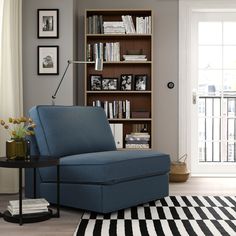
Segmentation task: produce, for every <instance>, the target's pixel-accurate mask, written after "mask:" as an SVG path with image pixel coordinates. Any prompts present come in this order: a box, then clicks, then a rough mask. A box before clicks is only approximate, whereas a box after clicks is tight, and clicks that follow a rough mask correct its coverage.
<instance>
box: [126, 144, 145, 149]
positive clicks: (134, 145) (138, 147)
mask: <svg viewBox="0 0 236 236" xmlns="http://www.w3.org/2000/svg"><path fill="white" fill-rule="evenodd" d="M125 148H130V149H132V148H134V149H148V148H149V144H125Z"/></svg>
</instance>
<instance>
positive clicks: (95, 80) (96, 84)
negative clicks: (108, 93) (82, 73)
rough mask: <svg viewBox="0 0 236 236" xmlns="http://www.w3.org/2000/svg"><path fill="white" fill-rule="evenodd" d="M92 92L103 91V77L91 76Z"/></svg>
mask: <svg viewBox="0 0 236 236" xmlns="http://www.w3.org/2000/svg"><path fill="white" fill-rule="evenodd" d="M90 90H92V91H96V90H102V76H101V75H90Z"/></svg>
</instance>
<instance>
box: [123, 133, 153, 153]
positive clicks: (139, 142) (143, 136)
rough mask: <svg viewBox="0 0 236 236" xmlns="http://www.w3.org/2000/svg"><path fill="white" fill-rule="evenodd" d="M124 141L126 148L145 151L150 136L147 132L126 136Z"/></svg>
mask: <svg viewBox="0 0 236 236" xmlns="http://www.w3.org/2000/svg"><path fill="white" fill-rule="evenodd" d="M125 141H126V144H125V147H126V148H138V149H139V148H140V149H147V148H149V141H150V134H149V133H147V132H145V133H144V132H140V133H139V132H135V133H131V134H126V137H125Z"/></svg>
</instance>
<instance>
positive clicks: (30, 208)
mask: <svg viewBox="0 0 236 236" xmlns="http://www.w3.org/2000/svg"><path fill="white" fill-rule="evenodd" d="M48 206H49V202H48V201H47V200H45V199H44V198H37V199H24V200H22V214H34V213H42V212H48ZM7 210H8V211H9V212H10V214H11V215H19V200H14V201H9V205H8V207H7Z"/></svg>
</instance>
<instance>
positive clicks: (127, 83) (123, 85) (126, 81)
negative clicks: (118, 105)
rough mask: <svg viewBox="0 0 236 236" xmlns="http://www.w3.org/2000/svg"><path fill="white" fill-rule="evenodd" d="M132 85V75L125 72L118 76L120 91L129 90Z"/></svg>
mask: <svg viewBox="0 0 236 236" xmlns="http://www.w3.org/2000/svg"><path fill="white" fill-rule="evenodd" d="M132 85H133V75H130V74H128V75H127V74H126V75H121V76H120V90H122V91H125V90H126V91H127V90H128V91H130V90H132V87H133V86H132Z"/></svg>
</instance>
